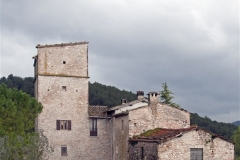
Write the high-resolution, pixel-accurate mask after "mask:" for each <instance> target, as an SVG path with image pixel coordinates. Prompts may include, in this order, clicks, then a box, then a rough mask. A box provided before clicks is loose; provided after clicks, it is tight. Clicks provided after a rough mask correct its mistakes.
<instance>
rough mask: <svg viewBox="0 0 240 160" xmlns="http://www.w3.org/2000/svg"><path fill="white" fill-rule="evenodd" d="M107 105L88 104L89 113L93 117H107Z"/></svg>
mask: <svg viewBox="0 0 240 160" xmlns="http://www.w3.org/2000/svg"><path fill="white" fill-rule="evenodd" d="M107 110H108V107H107V106H88V114H89V116H90V117H91V116H92V117H107Z"/></svg>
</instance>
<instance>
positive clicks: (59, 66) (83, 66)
mask: <svg viewBox="0 0 240 160" xmlns="http://www.w3.org/2000/svg"><path fill="white" fill-rule="evenodd" d="M87 50H88V46H87V43H86V44H80V45H63V46H61V45H56V46H52V47H39V46H38V62H37V65H38V75H45V76H47V75H55V76H56V75H59V76H84V77H87V76H88V54H87Z"/></svg>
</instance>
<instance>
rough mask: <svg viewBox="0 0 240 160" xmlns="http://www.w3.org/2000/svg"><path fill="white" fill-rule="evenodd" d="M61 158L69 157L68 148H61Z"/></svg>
mask: <svg viewBox="0 0 240 160" xmlns="http://www.w3.org/2000/svg"><path fill="white" fill-rule="evenodd" d="M61 156H67V146H65V145H64V146H61Z"/></svg>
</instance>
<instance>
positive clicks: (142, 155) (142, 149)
mask: <svg viewBox="0 0 240 160" xmlns="http://www.w3.org/2000/svg"><path fill="white" fill-rule="evenodd" d="M141 158H142V159H144V148H143V147H141Z"/></svg>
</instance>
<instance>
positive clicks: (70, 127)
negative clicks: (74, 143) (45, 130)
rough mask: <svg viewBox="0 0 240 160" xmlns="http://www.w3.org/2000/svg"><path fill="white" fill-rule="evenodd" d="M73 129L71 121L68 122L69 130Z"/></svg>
mask: <svg viewBox="0 0 240 160" xmlns="http://www.w3.org/2000/svg"><path fill="white" fill-rule="evenodd" d="M71 129H72V123H71V120H68V130H71Z"/></svg>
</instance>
